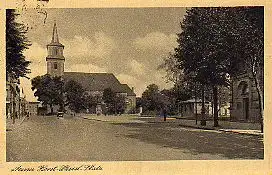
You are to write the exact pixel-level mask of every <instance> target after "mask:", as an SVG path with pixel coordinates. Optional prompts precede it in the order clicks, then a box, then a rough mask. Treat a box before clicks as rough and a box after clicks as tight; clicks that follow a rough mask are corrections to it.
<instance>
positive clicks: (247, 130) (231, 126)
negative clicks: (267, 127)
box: [177, 119, 263, 136]
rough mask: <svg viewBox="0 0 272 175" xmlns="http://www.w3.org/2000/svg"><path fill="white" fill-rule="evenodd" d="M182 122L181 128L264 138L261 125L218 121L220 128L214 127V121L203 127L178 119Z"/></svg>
mask: <svg viewBox="0 0 272 175" xmlns="http://www.w3.org/2000/svg"><path fill="white" fill-rule="evenodd" d="M177 120H180V124H179V126H183V127H191V128H197V129H207V130H217V131H223V132H233V133H237V134H246V135H258V136H262V135H263V133H261V128H260V124H259V123H243V122H230V121H218V122H219V127H214V126H213V121H206V126H201V125H200V121H198V122H197V125H196V121H195V120H187V119H177Z"/></svg>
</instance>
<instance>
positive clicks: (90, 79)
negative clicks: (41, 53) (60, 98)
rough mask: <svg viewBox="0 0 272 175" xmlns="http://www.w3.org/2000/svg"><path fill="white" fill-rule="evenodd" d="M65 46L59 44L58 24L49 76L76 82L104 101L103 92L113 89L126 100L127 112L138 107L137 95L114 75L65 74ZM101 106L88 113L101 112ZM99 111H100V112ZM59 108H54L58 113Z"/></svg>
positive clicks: (50, 53) (49, 57)
mask: <svg viewBox="0 0 272 175" xmlns="http://www.w3.org/2000/svg"><path fill="white" fill-rule="evenodd" d="M63 50H64V45H62V44H61V43H60V42H59V39H58V33H57V26H56V23H55V24H54V27H53V36H52V40H51V43H50V44H48V45H47V52H48V55H47V57H46V62H47V74H49V75H52V76H62V77H63V80H64V81H65V82H67V81H69V80H74V81H76V82H78V83H79V84H81V85H82V87H83V89H84V90H85V93H87V94H89V95H94V96H96V97H97V98H99V99H100V101H101V99H102V95H103V91H104V89H106V88H111V90H112V91H113V92H115V93H116V94H117V95H123V96H124V97H125V100H126V104H127V105H126V110H125V112H130V111H133V110H134V108H135V107H136V94H135V93H134V92H133V90H132V89H131V88H130V87H129V86H128V85H127V84H121V83H120V82H119V81H118V79H117V78H116V77H115V76H114V75H113V74H112V73H83V72H64V62H65V58H64V56H63ZM102 103H103V102H102V101H101V104H98V105H97V106H96V109H87V110H86V112H93V111H96V113H97V111H99V112H101V110H100V109H102V110H103V108H102V106H101V105H102ZM98 109H99V110H98ZM57 110H58V107H56V106H55V107H54V111H55V112H56V111H57Z"/></svg>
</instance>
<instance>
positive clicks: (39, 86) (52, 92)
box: [31, 74, 63, 114]
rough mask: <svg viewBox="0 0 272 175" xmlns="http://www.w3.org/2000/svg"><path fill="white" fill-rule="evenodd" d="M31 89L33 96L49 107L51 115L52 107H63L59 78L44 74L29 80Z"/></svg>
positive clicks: (61, 86) (61, 85) (61, 82)
mask: <svg viewBox="0 0 272 175" xmlns="http://www.w3.org/2000/svg"><path fill="white" fill-rule="evenodd" d="M31 85H32V87H31V89H32V91H35V92H34V96H35V97H38V101H41V102H42V103H43V104H44V105H49V106H50V108H51V114H52V113H53V105H60V108H61V106H63V81H62V79H61V78H60V77H51V76H50V75H48V74H46V75H43V76H37V77H35V78H33V79H32V80H31Z"/></svg>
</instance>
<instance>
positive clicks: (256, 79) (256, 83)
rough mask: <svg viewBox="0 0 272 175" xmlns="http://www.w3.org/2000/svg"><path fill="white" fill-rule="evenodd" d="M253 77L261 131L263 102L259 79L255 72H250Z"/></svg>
mask: <svg viewBox="0 0 272 175" xmlns="http://www.w3.org/2000/svg"><path fill="white" fill-rule="evenodd" d="M252 75H253V79H254V82H255V86H256V90H257V93H258V101H259V120H260V125H261V132H262V133H263V109H264V103H263V100H264V98H263V91H262V90H261V87H260V82H259V79H258V78H257V74H256V73H254V72H252Z"/></svg>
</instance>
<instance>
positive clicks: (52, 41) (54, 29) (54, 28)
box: [51, 21, 59, 43]
mask: <svg viewBox="0 0 272 175" xmlns="http://www.w3.org/2000/svg"><path fill="white" fill-rule="evenodd" d="M51 43H59V37H58V31H57V25H56V21H55V22H54V27H53V35H52V40H51Z"/></svg>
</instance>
